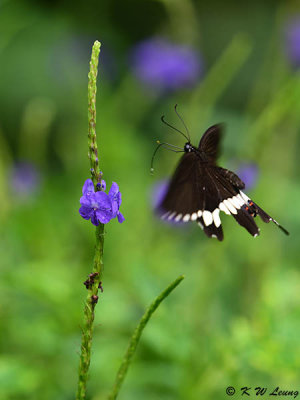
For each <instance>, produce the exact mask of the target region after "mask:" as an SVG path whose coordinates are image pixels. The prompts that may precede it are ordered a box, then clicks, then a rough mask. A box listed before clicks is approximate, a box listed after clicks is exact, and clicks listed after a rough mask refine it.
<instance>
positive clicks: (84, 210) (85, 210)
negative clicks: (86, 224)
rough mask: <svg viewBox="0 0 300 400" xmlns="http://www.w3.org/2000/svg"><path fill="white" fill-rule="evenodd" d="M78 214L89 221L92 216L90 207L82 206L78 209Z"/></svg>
mask: <svg viewBox="0 0 300 400" xmlns="http://www.w3.org/2000/svg"><path fill="white" fill-rule="evenodd" d="M79 214H80V215H81V216H82V218H84V219H90V218H91V216H92V214H93V210H92V209H91V208H90V207H87V206H85V205H83V206H81V207H80V208H79Z"/></svg>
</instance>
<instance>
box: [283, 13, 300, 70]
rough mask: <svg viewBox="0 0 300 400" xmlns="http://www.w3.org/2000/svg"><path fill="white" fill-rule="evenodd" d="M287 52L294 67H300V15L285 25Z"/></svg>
mask: <svg viewBox="0 0 300 400" xmlns="http://www.w3.org/2000/svg"><path fill="white" fill-rule="evenodd" d="M285 52H286V55H287V58H288V60H289V62H290V63H291V64H292V66H293V67H295V68H298V67H300V15H298V16H297V17H293V18H291V19H289V20H288V21H287V22H286V24H285Z"/></svg>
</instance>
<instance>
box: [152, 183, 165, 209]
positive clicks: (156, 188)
mask: <svg viewBox="0 0 300 400" xmlns="http://www.w3.org/2000/svg"><path fill="white" fill-rule="evenodd" d="M168 186H169V180H168V179H162V180H160V181H158V182H156V183H155V184H154V185H153V189H152V194H151V203H152V207H153V208H154V209H157V207H159V205H160V204H161V202H162V200H163V198H164V197H165V195H166V194H167V190H168Z"/></svg>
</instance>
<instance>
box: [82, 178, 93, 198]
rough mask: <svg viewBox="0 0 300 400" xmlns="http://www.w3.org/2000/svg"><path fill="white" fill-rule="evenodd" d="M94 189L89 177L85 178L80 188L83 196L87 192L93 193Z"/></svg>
mask: <svg viewBox="0 0 300 400" xmlns="http://www.w3.org/2000/svg"><path fill="white" fill-rule="evenodd" d="M94 192H95V189H94V184H93V181H92V180H91V179H87V180H86V181H85V182H84V185H83V188H82V194H83V195H84V196H85V195H87V194H88V193H94Z"/></svg>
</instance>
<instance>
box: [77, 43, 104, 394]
mask: <svg viewBox="0 0 300 400" xmlns="http://www.w3.org/2000/svg"><path fill="white" fill-rule="evenodd" d="M99 53H100V43H99V42H98V41H96V42H95V43H94V46H93V49H92V56H91V61H90V72H89V75H88V78H89V83H88V119H89V129H88V146H89V153H88V156H89V159H90V163H91V174H92V179H93V182H94V185H95V190H97V186H96V184H97V182H101V173H100V170H99V161H98V149H97V138H96V92H97V86H96V83H97V72H98V57H99ZM103 245H104V225H103V224H99V225H98V226H97V227H96V244H95V256H94V265H93V270H92V273H91V274H90V276H89V279H88V280H87V284H86V287H87V290H88V294H87V298H86V301H85V306H84V318H83V326H82V340H81V354H80V361H79V371H78V388H77V395H76V400H84V399H85V398H86V386H87V381H88V374H89V367H90V361H91V347H92V338H93V324H94V318H95V307H96V304H97V301H98V290H99V289H98V288H99V284H100V280H101V275H102V273H103Z"/></svg>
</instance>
